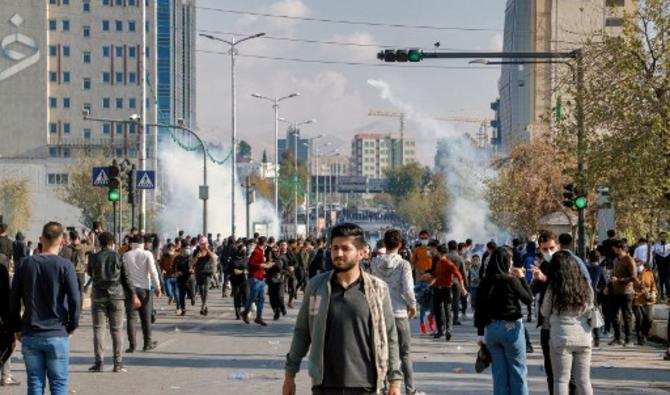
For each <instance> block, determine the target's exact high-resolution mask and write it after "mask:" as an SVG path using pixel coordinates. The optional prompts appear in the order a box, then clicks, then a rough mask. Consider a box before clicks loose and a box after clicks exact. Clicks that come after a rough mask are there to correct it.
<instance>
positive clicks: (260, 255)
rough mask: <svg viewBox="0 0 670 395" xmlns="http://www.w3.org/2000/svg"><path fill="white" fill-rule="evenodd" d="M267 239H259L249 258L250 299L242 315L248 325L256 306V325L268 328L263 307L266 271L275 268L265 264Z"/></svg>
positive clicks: (248, 282) (270, 264)
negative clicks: (254, 305) (253, 305)
mask: <svg viewBox="0 0 670 395" xmlns="http://www.w3.org/2000/svg"><path fill="white" fill-rule="evenodd" d="M266 241H267V239H266V238H265V237H264V236H261V237H259V238H258V242H257V244H256V248H255V249H254V251H253V252H252V253H251V256H250V257H249V263H248V267H249V280H248V281H247V285H248V287H249V298H248V299H247V303H246V304H245V306H244V311H242V313H241V314H240V315H241V317H242V321H244V322H245V323H246V324H248V323H249V322H250V321H249V312H251V305H252V304H253V303H255V304H256V319H255V320H254V322H255V323H257V324H258V325H261V326H267V323H266V322H265V321H264V320H263V305H264V304H265V269H269V268H271V267H272V266H273V263H272V262H271V263H265V243H266Z"/></svg>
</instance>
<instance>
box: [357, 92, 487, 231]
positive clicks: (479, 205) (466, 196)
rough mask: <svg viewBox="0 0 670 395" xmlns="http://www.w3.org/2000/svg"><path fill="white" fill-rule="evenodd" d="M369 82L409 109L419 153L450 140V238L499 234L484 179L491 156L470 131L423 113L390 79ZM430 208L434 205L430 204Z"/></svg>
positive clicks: (432, 151)
mask: <svg viewBox="0 0 670 395" xmlns="http://www.w3.org/2000/svg"><path fill="white" fill-rule="evenodd" d="M368 84H370V85H371V86H373V87H375V88H376V89H377V90H379V96H380V97H381V98H382V99H383V100H386V101H388V102H389V103H390V104H392V105H393V106H394V107H396V108H397V109H398V110H400V111H402V112H403V113H405V117H406V119H407V121H408V122H410V123H414V124H415V125H416V130H417V134H418V136H419V138H418V139H417V148H418V150H419V155H421V156H423V155H429V156H430V157H433V156H435V145H436V144H435V143H436V142H437V141H438V140H444V141H446V147H447V154H446V156H447V158H444V159H446V160H444V161H443V162H442V163H443V165H444V166H445V168H446V170H447V174H446V176H447V189H448V190H449V192H450V195H451V203H450V205H449V207H444V208H443V210H444V212H445V215H447V217H448V219H449V230H448V232H447V234H446V238H447V239H448V240H449V239H454V240H465V239H466V238H472V239H474V240H476V241H479V242H483V241H487V240H489V239H491V238H493V237H495V236H496V234H497V228H496V227H495V226H494V225H493V224H492V223H491V222H490V221H489V219H488V216H489V207H488V203H487V202H486V200H485V198H484V194H485V186H484V183H483V181H484V179H485V177H487V176H490V174H491V172H492V170H491V169H490V167H489V166H488V160H487V159H488V158H486V157H485V155H482V151H478V150H477V149H476V147H475V145H474V143H473V141H472V140H471V138H470V137H469V136H467V135H466V133H464V132H462V131H458V130H456V129H455V128H453V127H451V126H449V125H448V124H444V123H442V122H439V121H437V120H434V119H432V117H431V116H430V115H427V114H423V113H421V112H420V111H419V110H417V109H415V108H414V107H413V106H412V105H410V104H409V103H406V102H404V101H403V100H402V99H400V98H398V97H397V96H395V95H394V94H393V91H392V89H391V86H390V85H389V84H388V83H386V82H384V81H381V80H368ZM424 157H425V156H424ZM438 159H442V158H438ZM426 209H427V210H431V209H434V208H433V207H430V206H427V207H426Z"/></svg>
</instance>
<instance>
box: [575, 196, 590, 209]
mask: <svg viewBox="0 0 670 395" xmlns="http://www.w3.org/2000/svg"><path fill="white" fill-rule="evenodd" d="M586 202H587V201H586V196H579V197H577V198H576V199H575V208H576V209H577V210H582V209H585V208H586Z"/></svg>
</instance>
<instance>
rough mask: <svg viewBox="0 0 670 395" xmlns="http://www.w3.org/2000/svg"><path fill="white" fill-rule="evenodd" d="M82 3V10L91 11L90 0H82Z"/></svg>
mask: <svg viewBox="0 0 670 395" xmlns="http://www.w3.org/2000/svg"><path fill="white" fill-rule="evenodd" d="M82 5H83V7H84V8H83V10H84V12H91V2H90V1H88V0H84V3H83V4H82Z"/></svg>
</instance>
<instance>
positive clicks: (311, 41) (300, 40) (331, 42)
mask: <svg viewBox="0 0 670 395" xmlns="http://www.w3.org/2000/svg"><path fill="white" fill-rule="evenodd" d="M198 33H205V34H221V35H232V36H248V35H249V34H245V33H237V32H222V31H217V30H198ZM259 38H261V39H266V40H276V41H288V42H298V43H307V44H323V45H340V46H349V47H363V48H419V47H421V46H420V45H390V44H361V43H355V42H350V41H336V40H326V41H323V40H314V39H306V38H295V37H278V36H272V35H267V34H266V35H264V36H262V37H259ZM438 50H446V51H469V50H472V49H463V48H444V47H442V48H439V49H438Z"/></svg>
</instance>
